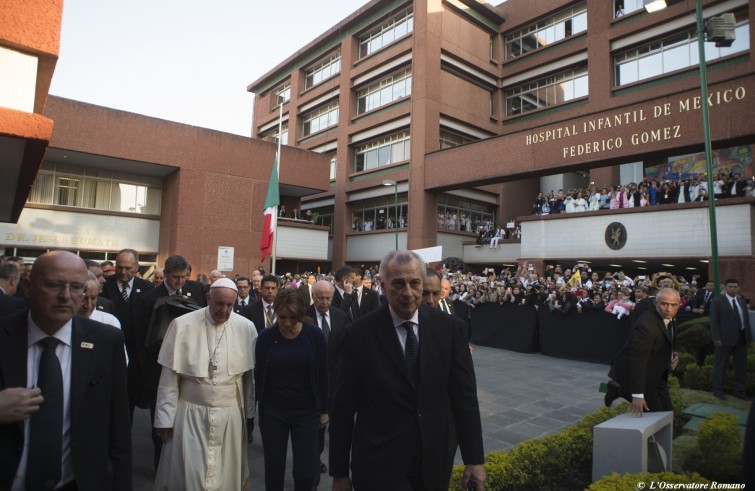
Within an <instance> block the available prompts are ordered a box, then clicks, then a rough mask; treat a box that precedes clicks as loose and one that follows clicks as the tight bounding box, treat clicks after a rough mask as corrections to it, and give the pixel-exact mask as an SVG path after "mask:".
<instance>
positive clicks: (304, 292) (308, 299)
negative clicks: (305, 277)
mask: <svg viewBox="0 0 755 491" xmlns="http://www.w3.org/2000/svg"><path fill="white" fill-rule="evenodd" d="M312 286H313V287H314V285H312ZM297 290H298V292H299V295H300V296H301V299H302V300H304V305H307V306H309V305H310V304H311V303H312V295H310V292H309V283H306V282H305V283H303V284H302V285H300V286H299V288H297Z"/></svg>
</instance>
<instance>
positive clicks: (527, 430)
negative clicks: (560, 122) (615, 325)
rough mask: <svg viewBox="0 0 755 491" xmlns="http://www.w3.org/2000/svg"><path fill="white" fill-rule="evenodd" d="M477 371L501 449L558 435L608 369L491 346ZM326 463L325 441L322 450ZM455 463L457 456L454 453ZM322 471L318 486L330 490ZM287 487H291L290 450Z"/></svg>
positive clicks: (257, 473) (139, 478)
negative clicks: (537, 438) (552, 434)
mask: <svg viewBox="0 0 755 491" xmlns="http://www.w3.org/2000/svg"><path fill="white" fill-rule="evenodd" d="M472 356H473V358H474V363H475V371H476V373H477V385H478V395H479V400H480V412H481V415H482V431H483V439H484V445H485V453H488V452H492V451H494V450H505V449H507V448H509V447H511V446H513V445H516V444H517V443H519V442H522V441H524V440H528V439H530V438H535V437H539V436H543V435H547V434H550V433H557V432H559V431H561V430H562V429H564V428H566V427H567V426H569V425H571V424H573V423H575V422H577V421H578V420H579V419H580V418H581V417H582V416H584V415H585V414H587V413H590V412H592V411H594V410H596V409H598V408H599V407H601V406H602V404H603V397H602V394H600V393H599V392H598V386H599V384H600V383H601V382H603V381H605V380H607V373H608V367H607V366H605V365H597V364H594V363H584V362H579V361H570V360H561V359H558V358H550V357H547V356H544V355H541V354H537V353H535V354H523V353H514V352H511V351H505V350H499V349H495V348H485V347H476V348H475V350H474V353H473V354H472ZM148 425H149V412H148V411H145V410H137V413H136V414H135V415H134V431H133V435H134V440H133V442H134V489H135V490H136V491H142V490H148V489H151V485H152V478H153V477H154V471H153V469H152V441H151V440H150V438H149V429H148ZM323 461H324V462H325V463H326V464H327V462H328V459H327V445H326V450H325V453H324V454H323ZM457 461H458V462H457V463H461V462H460V456H459V454H458V453H457ZM249 463H250V466H251V472H252V486H251V489H252V490H253V491H262V490H264V489H265V486H264V477H263V475H264V464H263V460H262V445H261V443H260V436H259V430H258V429H256V428H255V431H254V442H253V443H251V444H250V445H249ZM330 482H331V481H330V479H329V478H328V477H327V475H323V481H322V482H321V483H320V486H319V489H321V490H326V489H330ZM286 489H293V481H292V480H291V453H290V450H289V462H288V466H287V478H286Z"/></svg>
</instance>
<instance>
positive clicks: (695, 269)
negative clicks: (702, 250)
mask: <svg viewBox="0 0 755 491" xmlns="http://www.w3.org/2000/svg"><path fill="white" fill-rule="evenodd" d="M684 269H689V270H690V271H697V268H693V267H691V266H687V267H686V268H684Z"/></svg>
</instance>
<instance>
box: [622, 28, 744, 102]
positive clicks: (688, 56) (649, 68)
mask: <svg viewBox="0 0 755 491" xmlns="http://www.w3.org/2000/svg"><path fill="white" fill-rule="evenodd" d="M740 14H741V13H740ZM742 17H746V14H742ZM736 34H737V39H736V40H735V41H734V44H732V45H731V46H730V47H728V48H717V47H716V45H715V44H714V43H705V59H706V61H711V60H716V59H718V58H723V57H725V56H729V55H732V54H735V53H740V52H743V51H747V50H749V49H750V24H749V21H748V19H746V18H742V19H740V15H737V26H736ZM699 64H700V55H699V51H698V46H697V34H696V33H695V30H694V29H690V30H688V31H685V32H682V33H679V34H674V35H673V36H669V37H667V38H664V39H661V40H660V41H653V42H651V43H648V44H645V45H643V46H639V47H636V48H632V49H630V50H628V51H624V52H622V53H619V54H617V55H616V56H615V57H614V76H615V80H616V81H615V83H616V86H617V87H619V86H622V85H627V84H631V83H634V82H639V81H640V80H645V79H648V78H652V77H658V76H660V75H664V74H666V73H670V72H675V71H677V70H683V69H685V68H689V67H697V66H698V65H699Z"/></svg>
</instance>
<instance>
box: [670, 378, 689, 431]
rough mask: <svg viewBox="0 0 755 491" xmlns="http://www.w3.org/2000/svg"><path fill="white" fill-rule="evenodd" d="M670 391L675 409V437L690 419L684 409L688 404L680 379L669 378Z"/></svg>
mask: <svg viewBox="0 0 755 491" xmlns="http://www.w3.org/2000/svg"><path fill="white" fill-rule="evenodd" d="M668 391H669V395H670V396H671V405H672V407H673V408H674V435H679V434H681V432H682V429H683V428H684V425H685V424H687V421H689V418H688V417H687V416H685V415H684V409H685V408H686V407H687V402H686V401H685V400H684V393H682V388H681V387H680V385H679V379H678V378H676V377H674V376H673V375H672V376H670V377H669V378H668Z"/></svg>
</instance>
